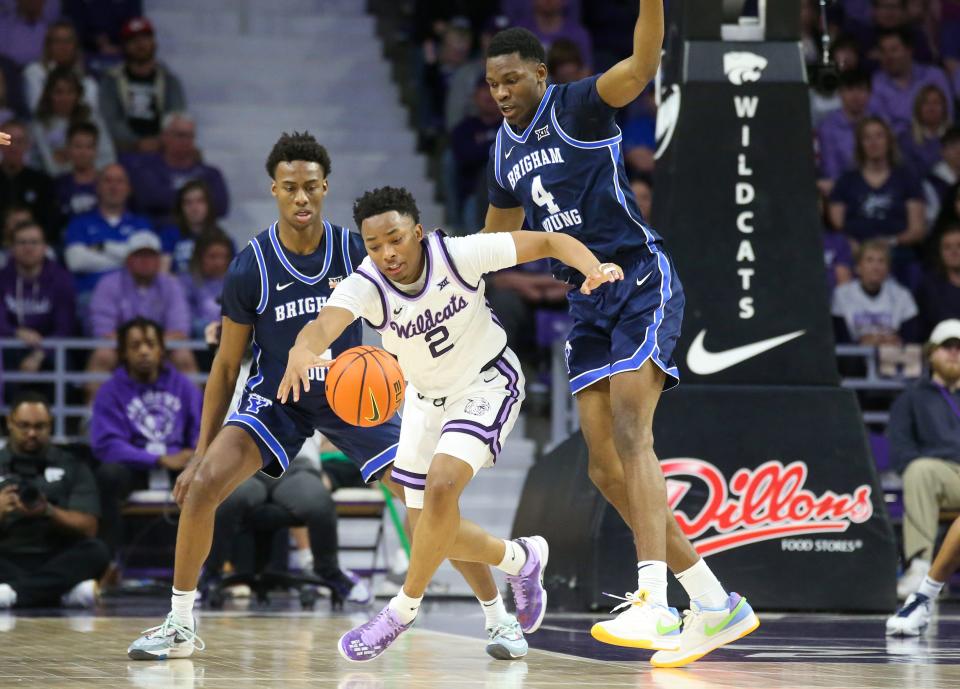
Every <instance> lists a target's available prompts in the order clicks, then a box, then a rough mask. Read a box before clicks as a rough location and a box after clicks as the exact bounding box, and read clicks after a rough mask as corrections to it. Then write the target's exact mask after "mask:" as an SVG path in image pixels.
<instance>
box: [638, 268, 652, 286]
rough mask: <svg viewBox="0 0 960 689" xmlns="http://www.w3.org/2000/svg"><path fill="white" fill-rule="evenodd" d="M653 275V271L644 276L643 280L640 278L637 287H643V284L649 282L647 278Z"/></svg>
mask: <svg viewBox="0 0 960 689" xmlns="http://www.w3.org/2000/svg"><path fill="white" fill-rule="evenodd" d="M651 275H653V271H652V270H651V271H650V272H649V273H647V274H646V275H644V276H643V277H642V278H638V279H637V287H639V286H640V285H642V284H643V283H645V282H646V281H647V278H648V277H650V276H651Z"/></svg>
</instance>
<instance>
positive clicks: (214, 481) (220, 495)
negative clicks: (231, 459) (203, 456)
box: [187, 462, 227, 507]
mask: <svg viewBox="0 0 960 689" xmlns="http://www.w3.org/2000/svg"><path fill="white" fill-rule="evenodd" d="M224 478H225V477H223V476H222V475H221V474H220V473H219V472H218V471H216V469H213V468H211V467H210V464H209V463H207V462H204V463H202V464H201V465H200V467H199V468H198V469H197V473H195V474H194V475H193V480H192V481H190V490H189V492H188V493H187V500H189V501H190V502H191V503H193V505H194V506H205V507H216V506H217V505H219V504H220V503H221V502H223V500H225V499H226V498H227V495H225V494H224V492H225V491H224V488H225V487H226V481H225V480H224Z"/></svg>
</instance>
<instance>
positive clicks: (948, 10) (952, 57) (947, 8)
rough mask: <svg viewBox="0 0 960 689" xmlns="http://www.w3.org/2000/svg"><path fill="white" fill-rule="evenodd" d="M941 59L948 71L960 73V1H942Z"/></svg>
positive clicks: (955, 73) (940, 18)
mask: <svg viewBox="0 0 960 689" xmlns="http://www.w3.org/2000/svg"><path fill="white" fill-rule="evenodd" d="M939 20H940V57H941V58H942V59H943V63H944V64H945V65H946V67H947V71H949V72H950V73H951V74H953V75H954V77H956V75H957V72H958V71H960V0H940V17H939Z"/></svg>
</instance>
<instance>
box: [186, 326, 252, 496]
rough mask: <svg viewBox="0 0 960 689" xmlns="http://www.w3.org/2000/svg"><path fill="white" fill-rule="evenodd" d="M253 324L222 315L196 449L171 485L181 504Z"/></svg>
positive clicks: (229, 393) (219, 419)
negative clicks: (246, 323)
mask: <svg viewBox="0 0 960 689" xmlns="http://www.w3.org/2000/svg"><path fill="white" fill-rule="evenodd" d="M252 332H253V326H251V325H245V324H243V323H237V322H236V321H234V320H231V319H230V318H228V317H227V316H224V317H223V319H222V323H221V326H220V345H219V347H218V348H217V354H216V356H214V357H213V364H212V365H211V366H210V375H209V376H208V377H207V384H206V386H205V387H204V390H203V411H202V412H201V413H200V435H199V437H198V438H197V449H196V451H195V452H194V453H193V458H192V459H191V460H190V462H189V463H188V464H187V466H186V467H184V469H183V471H182V472H180V475H179V476H178V477H177V482H176V484H174V487H173V499H174V500H175V501H176V502H177V504H178V505H181V506H182V505H183V501H184V500H186V499H187V491H188V490H189V488H190V481H191V480H192V479H193V475H194V474H195V473H196V471H197V467H198V466H199V463H200V461H201V460H202V459H203V456H204V455H205V454H206V452H207V448H208V447H209V446H210V443H212V442H213V439H214V437H216V435H217V433H218V432H219V430H220V428H221V427H222V426H223V419H224V417H225V416H226V415H227V410H228V409H229V408H230V400H232V399H233V390H234V388H235V387H236V386H237V376H239V375H240V366H241V365H242V363H243V354H244V352H246V350H247V344H248V343H249V342H250V334H251V333H252Z"/></svg>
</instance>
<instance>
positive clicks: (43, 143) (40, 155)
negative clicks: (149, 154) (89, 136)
mask: <svg viewBox="0 0 960 689" xmlns="http://www.w3.org/2000/svg"><path fill="white" fill-rule="evenodd" d="M81 88H82V85H81V83H80V78H79V77H78V76H77V75H76V74H75V73H74V72H73V71H72V70H70V69H67V68H66V67H57V68H55V69H53V70H51V71H50V75H49V76H48V77H47V83H46V84H44V86H43V94H42V95H41V96H40V104H39V105H38V106H37V116H36V118H35V119H34V121H33V124H32V125H31V131H32V133H33V142H34V151H35V153H36V156H35V157H36V158H37V162H38V164H39V165H40V166H42V167H43V170H44V172H46V173H47V174H48V175H50V176H51V177H56V176H58V175H61V174H63V173H65V172H67V171H68V170H69V169H70V158H69V154H68V152H67V132H68V131H69V129H70V126H71V125H74V124H79V123H81V122H89V123H91V124H93V125H95V126H96V127H97V129H98V130H105V125H104V124H103V120H101V119H100V117H99V116H98V115H97V114H95V113H93V112H91V111H90V108H89V107H87V105H86V104H85V103H84V102H83V100H82V95H83V92H82V91H81ZM116 157H117V155H116V152H115V151H114V150H113V143H112V142H111V141H110V137H108V136H104V137H99V138H98V141H97V160H96V164H97V167H105V166H106V165H109V164H110V163H112V162H114V161H115V160H116Z"/></svg>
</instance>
